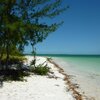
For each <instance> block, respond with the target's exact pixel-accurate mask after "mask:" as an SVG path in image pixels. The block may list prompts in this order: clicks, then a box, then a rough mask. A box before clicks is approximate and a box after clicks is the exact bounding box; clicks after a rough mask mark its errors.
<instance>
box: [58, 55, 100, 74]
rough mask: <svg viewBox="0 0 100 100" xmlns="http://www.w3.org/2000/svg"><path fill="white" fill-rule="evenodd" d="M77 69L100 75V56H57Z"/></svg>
mask: <svg viewBox="0 0 100 100" xmlns="http://www.w3.org/2000/svg"><path fill="white" fill-rule="evenodd" d="M58 59H61V60H64V61H65V62H68V63H69V64H70V65H71V66H72V67H75V68H76V69H77V70H80V71H85V72H90V73H94V74H99V75H100V57H93V56H91V57H83V56H82V57H77V56H76V57H75V56H73V57H59V58H58Z"/></svg>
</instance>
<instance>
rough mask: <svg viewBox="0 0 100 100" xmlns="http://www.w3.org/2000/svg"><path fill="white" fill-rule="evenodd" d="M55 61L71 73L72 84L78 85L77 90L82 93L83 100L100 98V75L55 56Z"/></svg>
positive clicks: (99, 99)
mask: <svg viewBox="0 0 100 100" xmlns="http://www.w3.org/2000/svg"><path fill="white" fill-rule="evenodd" d="M53 61H54V62H55V63H57V64H58V65H59V66H60V67H61V68H63V69H64V71H65V73H67V74H68V75H70V76H71V77H70V81H71V83H72V84H76V85H78V88H76V90H77V91H78V92H79V93H81V95H82V97H83V100H100V95H99V93H100V86H99V84H100V76H99V75H96V74H94V73H92V72H91V73H88V72H87V71H86V72H85V71H84V70H83V71H80V70H77V69H75V67H74V65H73V66H72V65H71V63H70V62H67V61H63V59H56V58H54V59H53Z"/></svg>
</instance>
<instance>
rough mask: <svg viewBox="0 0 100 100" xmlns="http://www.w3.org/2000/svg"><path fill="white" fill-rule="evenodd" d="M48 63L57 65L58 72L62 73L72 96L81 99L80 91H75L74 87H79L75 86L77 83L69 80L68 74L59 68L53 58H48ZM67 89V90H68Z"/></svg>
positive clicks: (77, 99)
mask: <svg viewBox="0 0 100 100" xmlns="http://www.w3.org/2000/svg"><path fill="white" fill-rule="evenodd" d="M49 62H50V63H52V64H54V66H55V67H57V68H58V69H59V73H61V74H62V75H64V79H63V80H64V81H65V84H66V85H68V86H69V90H70V91H72V93H73V96H74V98H75V99H76V100H83V95H82V94H81V93H79V91H77V90H76V89H77V88H79V87H78V86H77V84H73V83H72V82H71V81H70V75H67V74H66V73H65V71H64V69H63V68H61V67H60V66H59V65H58V64H57V63H56V62H54V61H53V60H49ZM69 90H68V91H69Z"/></svg>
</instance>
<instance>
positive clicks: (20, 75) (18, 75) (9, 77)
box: [0, 69, 30, 81]
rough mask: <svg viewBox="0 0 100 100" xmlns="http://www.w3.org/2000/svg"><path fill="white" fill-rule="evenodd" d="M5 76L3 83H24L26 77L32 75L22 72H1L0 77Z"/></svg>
mask: <svg viewBox="0 0 100 100" xmlns="http://www.w3.org/2000/svg"><path fill="white" fill-rule="evenodd" d="M2 75H3V76H4V78H3V81H24V77H25V76H29V75H30V73H29V72H27V71H22V70H14V69H8V70H0V76H2Z"/></svg>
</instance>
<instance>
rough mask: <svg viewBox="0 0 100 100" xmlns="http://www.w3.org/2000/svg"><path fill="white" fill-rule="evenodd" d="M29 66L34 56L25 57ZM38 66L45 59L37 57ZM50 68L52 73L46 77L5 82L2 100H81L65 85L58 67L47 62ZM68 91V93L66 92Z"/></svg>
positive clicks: (1, 94) (1, 92) (33, 76)
mask: <svg viewBox="0 0 100 100" xmlns="http://www.w3.org/2000/svg"><path fill="white" fill-rule="evenodd" d="M25 57H26V58H27V61H25V62H24V63H25V64H26V65H29V64H30V62H31V61H32V60H33V57H32V56H25ZM36 59H37V63H36V65H39V64H41V63H43V62H45V61H46V58H44V57H37V58H36ZM46 64H48V66H49V67H50V70H51V73H49V74H48V75H46V76H40V75H35V74H33V75H30V76H28V77H25V79H26V80H27V81H23V82H21V81H11V82H4V86H3V87H2V88H0V98H1V99H0V100H20V98H22V100H81V99H78V98H77V99H75V97H74V96H73V93H72V91H69V89H68V85H66V84H65V83H66V82H65V80H64V79H65V76H64V75H63V74H61V73H60V72H59V71H61V70H59V69H58V68H57V66H55V65H54V64H53V63H50V62H48V61H47V62H46ZM66 90H67V91H66Z"/></svg>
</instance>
